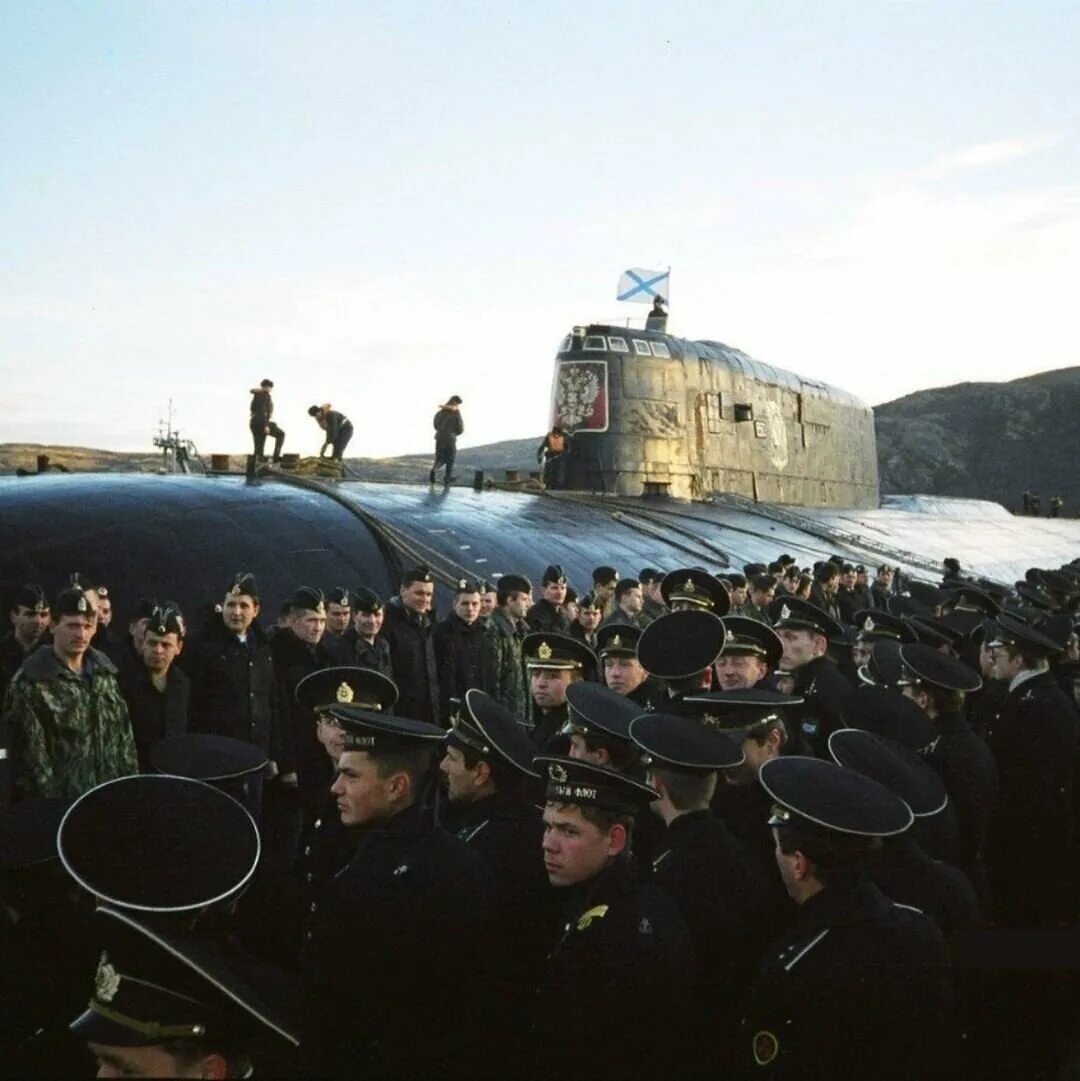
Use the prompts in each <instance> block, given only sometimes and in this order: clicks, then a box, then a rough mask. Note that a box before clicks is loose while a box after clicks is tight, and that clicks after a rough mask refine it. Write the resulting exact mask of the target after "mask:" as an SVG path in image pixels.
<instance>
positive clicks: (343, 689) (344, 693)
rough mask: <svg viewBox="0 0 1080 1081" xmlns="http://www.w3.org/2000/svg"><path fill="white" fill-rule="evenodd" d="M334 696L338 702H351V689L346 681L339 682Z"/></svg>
mask: <svg viewBox="0 0 1080 1081" xmlns="http://www.w3.org/2000/svg"><path fill="white" fill-rule="evenodd" d="M334 697H335V698H336V699H337V700H338V701H339V702H351V701H352V700H353V689H352V687H350V686H349V685H348V684H347V683H339V684H338V689H337V691H336V692H335V694H334Z"/></svg>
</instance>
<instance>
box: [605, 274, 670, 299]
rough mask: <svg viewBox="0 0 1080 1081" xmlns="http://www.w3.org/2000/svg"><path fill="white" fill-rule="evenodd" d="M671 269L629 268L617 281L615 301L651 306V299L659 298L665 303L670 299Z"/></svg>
mask: <svg viewBox="0 0 1080 1081" xmlns="http://www.w3.org/2000/svg"><path fill="white" fill-rule="evenodd" d="M670 288H671V267H668V268H667V270H645V269H644V268H642V267H631V268H630V270H626V271H624V272H623V276H622V277H621V278H620V279H619V288H618V289H617V291H616V293H615V299H616V300H626V301H629V303H631V304H651V303H652V302H653V298H654V297H657V296H661V297H663V298H664V300H665V302H666V301H668V300H670V299H671V295H670Z"/></svg>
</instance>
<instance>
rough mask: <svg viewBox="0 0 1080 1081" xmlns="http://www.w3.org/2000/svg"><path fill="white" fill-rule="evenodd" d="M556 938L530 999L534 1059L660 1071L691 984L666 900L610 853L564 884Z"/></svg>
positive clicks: (677, 1046) (584, 1068) (584, 1069)
mask: <svg viewBox="0 0 1080 1081" xmlns="http://www.w3.org/2000/svg"><path fill="white" fill-rule="evenodd" d="M560 892H565V894H566V897H565V907H564V910H563V911H564V913H565V918H564V922H563V924H562V929H561V937H560V938H559V940H558V942H557V943H556V945H555V946H554V948H553V949H552V951H551V954H550V956H549V957H548V960H547V964H546V965H545V967H544V970H543V972H542V974H541V977H540V980H539V987H538V989H537V994H536V998H535V1001H534V1005H533V1019H534V1020H533V1037H534V1039H533V1048H534V1055H535V1061H534V1068H533V1069H531V1070H520V1069H518V1070H515V1071H513V1072H516V1073H518V1074H520V1075H523V1076H524V1075H528V1076H540V1077H553V1078H568V1077H589V1078H599V1077H606V1078H630V1077H634V1078H638V1077H641V1078H655V1077H663V1076H668V1070H667V1069H666V1068H665V1066H664V1064H665V1063H667V1064H669V1065H670V1063H671V1061H672V1059H673V1058H676V1056H677V1055H678V1054H679V1053H680V1051H681V1048H682V1045H683V1033H684V1032H685V1024H684V1021H685V1007H686V1004H687V1000H688V995H689V994H690V992H691V989H692V987H693V980H694V965H693V954H692V947H691V945H690V939H689V933H688V932H687V929H686V927H685V925H684V924H683V921H682V918H681V917H680V916H679V913H678V910H677V909H676V908H675V906H674V905H673V903H672V902H671V900H670V899H669V898H668V897H667V896H666V895H665V894H664V893H663V891H661V890H659V889H658V888H657V887H655V886H648V885H646V886H639V885H638V883H637V881H636V878H635V875H634V872H633V869H632V867H631V866H630V864H629V862H627V861H625V860H623V859H617V860H616V861H615V862H614V863H612V864H609V865H608V867H606V868H605V869H604V870H603V871H601V872H600V874H599V875H597V876H596V877H595V878H594V879H591V880H590V881H589V882H585V883H580V884H578V885H575V886H572V887H568V888H567V889H565V890H564V891H560Z"/></svg>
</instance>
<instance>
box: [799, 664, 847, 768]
mask: <svg viewBox="0 0 1080 1081" xmlns="http://www.w3.org/2000/svg"><path fill="white" fill-rule="evenodd" d="M791 675H792V677H793V679H794V681H795V687H794V690H793V691H792V692H791V693H792V694H795V695H800V696H801V697H802V698H804V699H805V701H804V702H803V704H802V705H801V706H790V707H788V708H786V709H785V713H786V714H788V715H789V716H790V717H791V718H792V721H793V722H794V723H795V724H796V725H798V726H799V728H800V730H801V731H802V733H803V736H804V737H805V738H806V739H807V740H808V741H809V743H810V745H811V747H812V748H813V751H814V754H815V755H817V757H818V758H828V757H829V751H828V743H829V736H831V735H832V734H833V732H835V731H836V730H837V729H838V728H843V727H844V726H845V721H844V710H845V708H846V706H847V700H848V698H849V697H850V696H851V694H852V687H851V684H850V683H849V682H848V681H847V680H846V679H845V678H844V675H843V673H842V672H841V671H840V669H839V668H837V667H836V665H835V664H834V663H833V662H832V661H831V660H829V658H828V657H815V658H814V660H812V661H811V662H810V663H809V664H804V665H803V666H802V667H801V668H796V669H795V670H794V671H793V672H792V673H791Z"/></svg>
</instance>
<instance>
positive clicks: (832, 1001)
mask: <svg viewBox="0 0 1080 1081" xmlns="http://www.w3.org/2000/svg"><path fill="white" fill-rule="evenodd" d="M947 966H948V959H947V953H946V947H945V940H944V938H943V937H942V934H941V931H940V930H938V928H937V927H936V926H935V925H934V923H933V921H931V920H930V919H928V918H927V917H926V916H924V915H923V914H922V913H921V912H918V911H916V910H914V909H911V908H908V907H904V906H901V905H898V904H895V903H893V902H892V901H890V900H889V899H888V898H886V897H885V896H884V895H883V894H882V893H881V891H880V890H879V889H878V888H877V886H875V885H874V884H873V883H872V882H862V883H860V884H859V885H857V886H855V885H848V884H843V883H839V882H838V883H836V884H834V885H831V886H827V887H826V888H825V889H823V890H822V891H821V892H820V893H818V894H816V895H815V896H814V897H811V898H810V899H809V900H808V901H806V902H805V903H804V904H802V905H801V906H800V908H799V918H798V920H797V923H796V925H795V927H793V929H792V930H791V932H790V933H789V934H787V935H786V936H785V937H784V938H782V939H781V940H780V941H779V942H777V943H776V944H775V945H774V946H772V947H771V948H770V949H769V950H768V951H767V952H766V954H765V956H764V958H763V959H762V962H761V964H760V966H759V967H758V972H757V977H756V979H755V981H754V988H753V992H752V995H751V999H750V1004H749V1007H748V1010H747V1014H746V1017H745V1018H744V1021H743V1048H744V1051H743V1054H744V1062H745V1063H746V1076H750V1075H751V1073H752V1074H753V1076H755V1077H761V1078H766V1077H776V1078H797V1079H799V1081H807V1079H817V1078H821V1079H825V1078H837V1079H839V1078H844V1079H845V1081H846V1079H856V1078H874V1081H878V1079H881V1078H889V1079H892V1078H895V1079H897V1081H899V1079H901V1078H903V1079H905V1081H910V1079H911V1078H914V1077H918V1078H926V1077H934V1076H936V1074H935V1072H934V1069H935V1060H934V1056H935V1053H938V1052H939V1051H940V1046H941V1036H940V1034H941V1030H942V1018H943V1016H944V1014H945V1009H946V1005H947V1000H948V989H949V979H948V968H947ZM755 1066H756V1067H757V1069H755Z"/></svg>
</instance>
